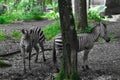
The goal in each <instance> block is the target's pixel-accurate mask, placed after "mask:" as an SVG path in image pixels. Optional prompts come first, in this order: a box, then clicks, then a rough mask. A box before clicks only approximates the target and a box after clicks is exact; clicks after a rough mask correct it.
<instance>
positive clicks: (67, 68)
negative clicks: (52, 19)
mask: <svg viewBox="0 0 120 80" xmlns="http://www.w3.org/2000/svg"><path fill="white" fill-rule="evenodd" d="M58 3H59V13H60V23H61V31H62V39H63V68H62V71H61V72H63V73H62V74H64V77H63V75H62V77H63V78H62V79H59V80H64V79H68V80H79V78H78V76H77V47H78V46H77V44H78V43H77V35H76V31H75V23H74V19H73V14H72V8H71V0H58Z"/></svg>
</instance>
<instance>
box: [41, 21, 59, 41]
mask: <svg viewBox="0 0 120 80" xmlns="http://www.w3.org/2000/svg"><path fill="white" fill-rule="evenodd" d="M43 32H44V34H45V36H46V38H47V39H48V40H51V39H53V37H55V36H56V35H57V34H59V33H60V23H59V21H56V22H54V23H53V24H50V25H48V26H47V27H45V28H44V29H43Z"/></svg>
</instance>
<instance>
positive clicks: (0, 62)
mask: <svg viewBox="0 0 120 80" xmlns="http://www.w3.org/2000/svg"><path fill="white" fill-rule="evenodd" d="M10 66H12V65H11V64H8V63H6V62H3V61H0V67H1V68H3V67H10Z"/></svg>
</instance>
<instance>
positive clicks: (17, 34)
mask: <svg viewBox="0 0 120 80" xmlns="http://www.w3.org/2000/svg"><path fill="white" fill-rule="evenodd" d="M11 36H12V37H13V39H15V40H20V38H21V36H22V34H21V33H20V32H19V31H18V30H13V31H12V32H11Z"/></svg>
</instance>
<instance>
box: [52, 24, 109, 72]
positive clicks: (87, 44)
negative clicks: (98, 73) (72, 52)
mask: <svg viewBox="0 0 120 80" xmlns="http://www.w3.org/2000/svg"><path fill="white" fill-rule="evenodd" d="M100 36H101V37H102V38H103V39H104V40H105V41H106V42H109V41H110V37H109V35H108V32H107V26H106V24H104V23H103V22H100V23H99V24H97V25H96V26H95V27H93V28H92V30H91V32H90V33H83V34H77V39H78V44H79V47H78V49H77V52H80V51H84V56H83V66H82V69H83V70H87V69H89V66H88V65H87V59H88V53H89V52H90V50H91V49H92V48H93V46H94V43H95V42H96V41H97V40H98V38H99V37H100ZM62 46H63V44H62V35H61V34H59V35H57V36H56V37H55V39H54V43H53V62H54V65H55V67H56V70H57V71H59V68H58V62H57V57H56V51H57V52H58V55H59V58H60V59H61V57H62V56H61V54H60V53H61V52H62Z"/></svg>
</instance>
